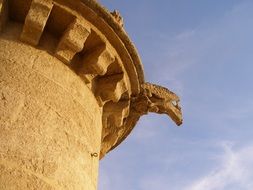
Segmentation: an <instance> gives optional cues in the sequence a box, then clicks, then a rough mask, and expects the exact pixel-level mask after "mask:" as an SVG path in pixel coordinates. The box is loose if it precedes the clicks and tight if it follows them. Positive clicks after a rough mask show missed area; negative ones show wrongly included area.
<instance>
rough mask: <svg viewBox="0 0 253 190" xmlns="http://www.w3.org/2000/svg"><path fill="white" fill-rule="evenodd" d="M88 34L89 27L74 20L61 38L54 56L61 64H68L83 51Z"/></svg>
mask: <svg viewBox="0 0 253 190" xmlns="http://www.w3.org/2000/svg"><path fill="white" fill-rule="evenodd" d="M89 34H90V28H89V26H85V24H84V23H81V22H80V21H78V20H77V19H75V20H74V22H73V23H72V24H71V25H70V26H69V27H68V29H67V30H66V31H65V33H64V35H63V36H62V38H61V40H60V43H59V44H58V47H57V50H56V56H57V57H58V58H59V59H60V60H62V61H63V62H65V63H69V62H70V61H71V60H72V58H73V57H74V55H75V54H76V53H78V52H80V51H81V50H82V49H83V46H84V42H85V40H86V39H87V37H88V36H89Z"/></svg>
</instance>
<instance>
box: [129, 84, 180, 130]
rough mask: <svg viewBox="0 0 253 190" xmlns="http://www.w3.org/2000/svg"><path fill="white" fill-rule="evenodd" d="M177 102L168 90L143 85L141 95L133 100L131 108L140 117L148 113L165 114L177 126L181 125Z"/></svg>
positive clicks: (176, 98)
mask: <svg viewBox="0 0 253 190" xmlns="http://www.w3.org/2000/svg"><path fill="white" fill-rule="evenodd" d="M179 101H180V99H179V97H178V96H177V95H176V94H175V93H173V92H171V91H170V90H168V89H166V88H164V87H161V86H158V85H155V84H151V83H144V84H143V85H142V92H141V94H140V95H139V96H138V97H137V98H136V99H134V100H133V102H132V105H131V107H132V109H134V110H135V113H136V114H138V115H140V116H141V115H145V114H147V113H148V112H155V113H159V114H167V115H168V116H169V117H170V118H171V119H172V120H173V121H174V122H175V123H176V124H177V125H181V124H182V121H183V119H182V112H181V107H180V106H179Z"/></svg>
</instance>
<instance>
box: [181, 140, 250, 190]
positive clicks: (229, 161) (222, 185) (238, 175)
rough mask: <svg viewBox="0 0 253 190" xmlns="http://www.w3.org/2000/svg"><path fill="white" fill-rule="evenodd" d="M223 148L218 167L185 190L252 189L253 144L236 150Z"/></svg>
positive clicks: (226, 145) (228, 146)
mask: <svg viewBox="0 0 253 190" xmlns="http://www.w3.org/2000/svg"><path fill="white" fill-rule="evenodd" d="M223 147H224V154H223V155H222V156H221V158H220V165H219V166H217V167H216V168H214V169H213V170H212V171H211V172H210V173H208V174H207V175H206V176H203V177H201V178H200V179H198V180H196V181H195V182H193V183H192V184H190V185H187V187H186V188H185V190H203V189H205V190H225V189H234V190H236V189H240V190H252V189H253V183H252V177H253V171H252V166H253V144H252V145H251V146H246V147H243V148H240V149H237V150H236V149H233V148H232V146H231V145H228V144H225V145H224V146H223ZM228 187H230V188H228Z"/></svg>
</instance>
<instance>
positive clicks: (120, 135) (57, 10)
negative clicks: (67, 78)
mask: <svg viewBox="0 0 253 190" xmlns="http://www.w3.org/2000/svg"><path fill="white" fill-rule="evenodd" d="M9 21H10V22H15V23H18V24H22V28H23V29H22V32H21V33H20V40H21V42H23V43H27V44H29V45H31V46H34V47H36V48H38V49H41V50H43V51H48V53H50V54H51V55H53V56H55V57H56V58H57V59H59V60H60V61H62V62H63V63H64V64H66V65H67V66H68V67H69V68H70V69H72V70H73V72H75V73H76V74H77V75H78V76H79V77H80V78H81V79H82V80H83V82H84V83H85V84H86V85H87V86H88V87H89V88H90V90H91V91H92V92H93V94H94V96H95V97H96V99H97V102H98V104H99V106H100V107H101V109H102V110H103V118H101V120H102V121H103V132H102V142H101V143H102V144H101V152H100V158H102V157H103V156H104V155H105V154H106V153H107V152H108V151H110V150H112V149H113V148H115V147H116V146H117V145H118V144H119V143H120V142H121V141H122V140H124V139H125V138H126V136H127V135H128V134H129V133H130V131H131V130H132V128H133V127H134V125H135V124H136V122H137V121H138V119H139V117H140V116H142V115H144V114H147V113H148V112H156V113H165V114H168V115H169V116H170V117H171V118H172V119H173V121H175V122H176V124H178V125H180V124H181V123H182V115H181V109H180V107H179V105H178V103H179V98H178V97H177V96H176V95H175V94H174V93H172V92H170V91H168V90H167V89H165V88H162V87H159V86H156V85H152V84H149V83H144V77H143V70H142V64H141V61H140V59H139V56H138V53H137V51H136V49H135V47H134V46H133V44H132V42H131V41H130V40H129V38H128V37H127V35H126V33H125V31H124V29H123V28H122V26H123V19H122V17H121V16H120V14H119V12H118V11H114V12H112V13H111V14H110V13H109V12H108V11H107V10H105V9H104V8H102V7H101V6H100V5H98V3H96V2H95V1H93V0H76V1H72V0H0V30H1V31H3V30H5V27H8V22H9ZM45 41H50V42H52V43H51V45H50V46H45V45H44V42H45ZM62 77H64V76H62Z"/></svg>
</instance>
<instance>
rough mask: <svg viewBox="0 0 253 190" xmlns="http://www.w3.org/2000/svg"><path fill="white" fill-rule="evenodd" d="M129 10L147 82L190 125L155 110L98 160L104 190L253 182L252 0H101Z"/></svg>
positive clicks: (211, 188)
mask: <svg viewBox="0 0 253 190" xmlns="http://www.w3.org/2000/svg"><path fill="white" fill-rule="evenodd" d="M100 2H101V3H102V4H103V5H104V6H106V7H107V8H108V9H110V10H113V9H117V10H119V11H120V12H121V14H122V15H123V17H124V22H125V29H126V31H127V32H128V34H129V36H130V37H131V39H132V40H133V41H134V43H135V45H136V47H137V48H138V51H139V53H140V55H141V58H142V62H143V65H144V69H145V75H146V76H145V77H146V81H149V82H153V83H157V84H160V85H163V86H166V87H168V88H169V89H171V90H173V91H174V92H176V93H177V94H178V95H179V96H180V97H181V105H182V107H183V114H184V124H183V125H182V127H180V128H178V127H176V126H175V124H174V123H173V122H172V121H171V120H170V119H169V118H168V117H166V116H164V115H156V114H149V115H147V116H144V117H142V118H141V120H140V121H139V123H138V125H137V126H136V128H135V129H134V131H133V132H132V134H131V135H130V136H129V137H128V138H127V140H126V141H124V142H123V143H122V144H121V145H120V146H119V147H118V148H117V149H116V150H114V151H112V152H111V153H109V154H108V155H107V156H106V157H105V158H104V159H103V160H102V161H101V163H100V175H99V190H154V189H157V190H252V189H253V138H252V136H253V126H252V119H253V98H252V97H253V88H252V84H251V82H252V81H253V11H252V10H253V1H252V0H138V1H136V0H135V1H134V0H128V1H119V0H100Z"/></svg>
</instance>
